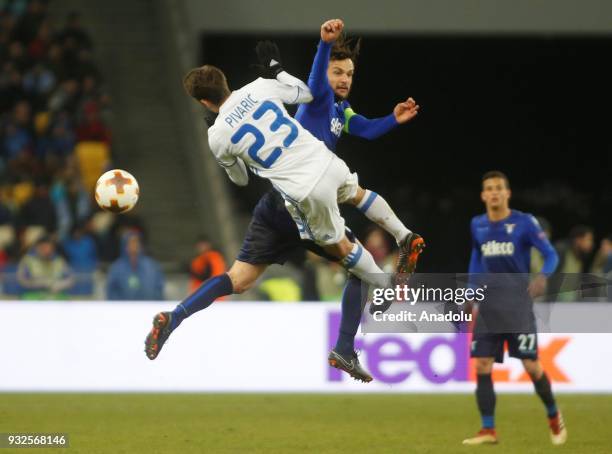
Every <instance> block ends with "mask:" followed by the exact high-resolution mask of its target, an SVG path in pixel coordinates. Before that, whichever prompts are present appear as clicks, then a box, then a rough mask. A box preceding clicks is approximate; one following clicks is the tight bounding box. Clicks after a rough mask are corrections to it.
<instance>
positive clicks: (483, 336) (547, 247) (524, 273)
mask: <svg viewBox="0 0 612 454" xmlns="http://www.w3.org/2000/svg"><path fill="white" fill-rule="evenodd" d="M481 198H482V201H483V202H484V204H485V206H486V213H485V214H482V215H480V216H476V217H474V218H473V219H472V225H471V232H472V256H471V260H470V268H469V272H470V279H471V281H472V282H473V283H474V282H478V285H487V287H488V288H487V296H486V299H485V301H483V302H481V303H480V304H479V309H478V315H477V318H476V323H475V327H474V333H473V337H472V346H471V356H472V358H475V360H476V401H477V404H478V410H479V411H480V415H481V418H482V428H481V430H480V431H479V432H478V434H477V435H476V436H475V437H472V438H468V439H466V440H464V441H463V444H466V445H480V444H487V443H497V433H496V431H495V419H494V418H495V417H494V415H495V401H496V399H495V391H494V390H493V381H492V379H491V373H492V370H493V363H494V362H503V359H504V343H506V342H507V343H508V351H509V354H510V356H511V357H514V358H518V359H520V360H521V361H522V362H523V366H524V368H525V371H526V372H527V373H528V374H529V377H530V378H531V380H532V382H533V385H534V388H535V392H536V393H537V395H538V396H539V397H540V399H541V400H542V403H543V404H544V406H545V408H546V413H547V416H548V420H549V426H550V439H551V442H552V443H553V444H554V445H560V444H563V443H565V441H566V439H567V430H566V429H565V424H564V422H563V417H562V416H561V413H560V411H559V410H558V408H557V404H556V402H555V398H554V396H553V393H552V389H551V386H550V381H549V380H548V376H547V375H546V373H545V372H544V369H543V368H542V364H541V362H540V360H539V359H538V334H537V328H536V322H535V316H534V313H533V299H532V298H534V297H536V296H539V295H541V294H543V293H544V290H545V287H546V278H547V277H548V276H550V275H551V274H552V273H553V272H554V271H555V268H556V267H557V264H558V261H559V259H558V257H557V253H556V251H555V249H554V248H553V246H552V245H551V244H550V242H549V241H548V239H547V237H546V234H545V233H544V232H543V231H542V228H541V227H540V225H539V224H538V221H537V220H536V219H535V217H533V216H532V215H531V214H527V213H522V212H520V211H518V210H511V209H510V206H509V201H510V183H509V181H508V177H506V175H504V174H503V173H502V172H499V171H491V172H487V173H486V174H485V175H484V176H483V178H482V192H481ZM532 247H535V248H536V249H538V250H539V251H540V253H541V254H542V256H543V257H544V264H543V266H542V269H541V271H540V274H539V275H538V276H537V277H536V278H535V279H533V280H532V281H531V282H529V264H530V260H531V248H532ZM487 283H488V284H487ZM491 284H493V285H491Z"/></svg>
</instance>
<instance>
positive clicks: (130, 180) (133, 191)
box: [95, 169, 140, 213]
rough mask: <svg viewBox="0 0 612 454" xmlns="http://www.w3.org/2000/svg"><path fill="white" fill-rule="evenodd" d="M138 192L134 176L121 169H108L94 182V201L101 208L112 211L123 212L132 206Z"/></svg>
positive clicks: (134, 204) (136, 200)
mask: <svg viewBox="0 0 612 454" xmlns="http://www.w3.org/2000/svg"><path fill="white" fill-rule="evenodd" d="M139 193H140V190H139V188H138V182H137V181H136V178H134V176H133V175H132V174H130V173H129V172H126V171H125V170H121V169H113V170H109V171H108V172H106V173H105V174H103V175H102V176H101V177H100V178H98V182H97V183H96V191H95V195H96V202H98V205H99V206H100V208H102V209H103V210H106V211H111V212H113V213H125V212H126V211H130V210H131V209H132V208H134V206H136V202H138V195H139Z"/></svg>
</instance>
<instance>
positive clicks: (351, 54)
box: [330, 33, 361, 66]
mask: <svg viewBox="0 0 612 454" xmlns="http://www.w3.org/2000/svg"><path fill="white" fill-rule="evenodd" d="M360 49H361V38H347V36H346V34H345V33H342V34H341V35H340V37H339V38H338V39H337V40H336V42H335V43H334V45H333V46H332V50H331V56H330V60H346V59H347V58H350V59H351V60H352V61H353V65H355V66H357V57H359V50H360Z"/></svg>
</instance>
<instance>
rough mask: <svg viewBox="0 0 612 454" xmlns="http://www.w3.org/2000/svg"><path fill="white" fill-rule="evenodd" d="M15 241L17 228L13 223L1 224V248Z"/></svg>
mask: <svg viewBox="0 0 612 454" xmlns="http://www.w3.org/2000/svg"><path fill="white" fill-rule="evenodd" d="M13 241H15V229H14V228H13V226H11V225H0V250H2V249H5V248H6V247H7V246H9V245H11V244H13Z"/></svg>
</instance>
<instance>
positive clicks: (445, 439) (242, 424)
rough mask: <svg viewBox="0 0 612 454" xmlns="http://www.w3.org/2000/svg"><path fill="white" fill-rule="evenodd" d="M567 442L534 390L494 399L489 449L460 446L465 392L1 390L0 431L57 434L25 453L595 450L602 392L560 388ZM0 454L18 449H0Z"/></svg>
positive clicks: (471, 423)
mask: <svg viewBox="0 0 612 454" xmlns="http://www.w3.org/2000/svg"><path fill="white" fill-rule="evenodd" d="M558 402H559V405H560V407H561V408H562V410H563V413H564V416H565V420H566V423H567V427H568V432H569V439H568V443H567V444H566V445H565V446H561V447H553V446H551V445H550V442H549V438H548V427H547V424H546V423H547V421H546V418H545V416H544V409H543V407H542V405H541V403H540V402H539V400H538V399H537V397H536V396H535V395H507V394H506V395H500V396H498V399H497V427H498V431H499V436H500V443H499V444H498V445H497V446H477V447H466V446H462V445H461V440H462V439H463V438H466V437H468V436H471V435H473V434H474V433H475V432H476V431H477V429H478V428H479V418H478V414H477V410H476V404H475V401H474V397H473V395H454V394H453V395H431V394H399V395H397V394H396V395H380V394H367V395H350V394H349V395H347V394H344V395H338V394H331V395H325V394H2V395H0V432H66V433H68V434H69V435H70V448H68V449H63V450H62V449H43V448H37V449H34V451H33V452H35V453H41V454H42V453H44V452H55V453H58V452H66V453H68V454H76V453H86V454H96V453H114V454H119V453H126V454H139V453H148V454H151V453H182V454H183V453H184V454H187V453H266V454H269V453H283V454H285V453H294V452H295V453H355V452H359V453H408V452H409V453H441V452H443V453H444V454H448V453H455V452H457V453H468V452H484V451H486V452H487V453H495V454H501V453H544V452H555V453H561V452H572V453H587V452H588V453H604V452H607V453H609V452H612V431H611V430H610V424H611V423H612V395H560V396H559V397H558ZM0 451H1V452H0V454H5V453H9V452H17V453H21V454H23V453H25V452H29V451H30V450H28V449H1V450H0Z"/></svg>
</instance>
